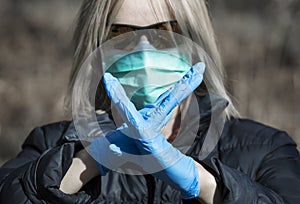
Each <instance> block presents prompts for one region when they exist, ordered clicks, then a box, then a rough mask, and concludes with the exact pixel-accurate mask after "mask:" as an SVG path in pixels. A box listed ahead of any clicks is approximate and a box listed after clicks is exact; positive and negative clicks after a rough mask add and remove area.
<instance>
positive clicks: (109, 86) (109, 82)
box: [103, 73, 143, 127]
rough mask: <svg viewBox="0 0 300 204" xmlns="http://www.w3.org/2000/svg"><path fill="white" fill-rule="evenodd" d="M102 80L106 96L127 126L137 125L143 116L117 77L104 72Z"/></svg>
mask: <svg viewBox="0 0 300 204" xmlns="http://www.w3.org/2000/svg"><path fill="white" fill-rule="evenodd" d="M103 81H104V84H105V89H106V93H107V95H108V97H109V98H110V99H111V102H112V103H113V104H114V105H115V107H116V108H117V110H118V112H119V114H120V115H121V117H122V119H123V120H124V122H125V123H126V124H127V125H128V126H132V125H133V126H134V127H138V124H139V123H141V122H142V119H143V118H142V116H141V115H140V113H139V112H138V111H137V110H136V108H135V106H134V104H133V103H132V102H131V101H130V100H129V98H128V97H127V95H126V93H125V91H124V89H123V87H122V85H121V84H120V83H119V81H118V79H116V78H115V77H113V76H112V75H111V74H110V73H105V74H104V75H103Z"/></svg>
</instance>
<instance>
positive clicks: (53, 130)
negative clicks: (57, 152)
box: [22, 121, 70, 151]
mask: <svg viewBox="0 0 300 204" xmlns="http://www.w3.org/2000/svg"><path fill="white" fill-rule="evenodd" d="M69 125H70V121H58V122H53V123H49V124H45V125H42V126H39V127H35V128H34V129H33V130H32V131H31V132H30V133H29V135H28V137H27V138H26V139H25V141H24V143H23V145H22V148H25V147H26V146H35V147H36V148H38V149H40V150H41V151H43V150H45V149H48V148H51V147H54V146H58V145H61V144H63V143H64V133H65V132H66V131H67V129H68V127H69Z"/></svg>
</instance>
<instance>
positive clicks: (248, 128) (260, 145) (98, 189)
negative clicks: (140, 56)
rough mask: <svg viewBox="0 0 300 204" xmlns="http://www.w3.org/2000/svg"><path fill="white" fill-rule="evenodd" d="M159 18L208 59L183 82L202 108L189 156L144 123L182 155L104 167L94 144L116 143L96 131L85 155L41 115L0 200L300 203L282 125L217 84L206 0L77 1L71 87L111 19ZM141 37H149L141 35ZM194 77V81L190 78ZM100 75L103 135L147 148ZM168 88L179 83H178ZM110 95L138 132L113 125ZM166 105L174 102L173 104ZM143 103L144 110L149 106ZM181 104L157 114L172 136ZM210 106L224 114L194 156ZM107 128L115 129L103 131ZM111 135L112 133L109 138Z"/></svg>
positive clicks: (67, 130)
mask: <svg viewBox="0 0 300 204" xmlns="http://www.w3.org/2000/svg"><path fill="white" fill-rule="evenodd" d="M174 21H176V23H177V24H178V25H179V29H176V26H175V25H173V23H172V22H174ZM166 22H168V23H167V24H168V26H167V30H172V31H176V32H178V33H179V34H181V35H184V36H186V37H187V38H189V39H191V40H192V41H194V42H196V43H197V44H199V45H200V46H201V47H203V48H204V49H205V51H206V52H207V53H208V55H209V57H210V58H211V59H212V61H206V60H203V61H204V62H205V64H206V70H205V75H204V81H205V85H206V86H203V85H200V86H199V84H200V83H201V80H199V79H200V78H201V76H202V75H203V71H204V68H203V64H200V65H199V64H198V65H195V66H193V68H192V70H193V69H194V70H196V71H195V72H197V73H198V74H197V75H193V74H191V72H188V74H191V75H190V76H191V77H190V80H188V81H187V82H184V83H183V84H184V86H185V87H191V90H194V89H195V88H197V87H198V88H197V90H196V91H195V93H196V95H197V100H198V103H199V109H200V111H201V113H202V114H203V116H204V117H202V118H201V119H202V121H201V123H200V125H199V127H198V131H197V134H198V135H197V137H196V139H195V140H194V141H193V144H192V145H191V148H190V149H189V150H188V151H187V152H186V154H187V156H184V155H183V154H182V153H178V152H177V151H176V150H175V148H173V147H171V146H168V145H169V144H170V143H167V142H166V140H165V139H164V137H161V135H160V130H161V129H159V131H157V130H156V131H155V128H154V127H153V126H151V125H153V124H152V123H151V124H150V127H152V128H151V133H154V134H158V136H157V137H155V138H160V141H162V142H161V143H162V146H168V150H170V152H172V154H170V155H171V156H172V155H174V154H176V155H179V156H180V158H182V159H181V160H180V161H178V162H177V163H176V164H174V165H173V164H172V165H167V167H169V168H164V169H161V171H155V172H150V173H149V174H145V175H128V174H123V173H119V172H115V171H111V170H109V169H107V168H105V165H102V163H101V162H98V160H97V156H99V155H97V154H98V153H100V157H101V156H103V154H102V155H101V153H102V152H105V151H106V152H105V154H104V155H110V154H111V153H110V152H109V151H115V152H118V149H117V150H111V146H109V147H108V146H106V145H105V142H103V141H102V140H101V139H100V140H99V139H96V140H95V141H96V142H94V141H92V143H91V146H89V147H88V151H89V153H90V154H91V155H90V154H89V153H88V152H87V151H86V150H85V149H83V146H82V144H81V143H80V140H79V139H78V135H77V133H76V131H74V126H73V125H72V123H70V122H65V121H63V122H58V123H55V124H50V125H46V126H43V127H40V128H36V129H34V130H33V131H32V132H31V134H30V135H29V136H28V138H27V139H26V141H25V142H24V144H23V146H22V151H21V152H20V153H19V155H18V156H17V157H16V158H15V159H13V160H11V161H9V162H7V163H6V164H5V165H4V166H3V167H1V171H0V175H1V177H0V178H1V186H0V192H1V193H0V201H1V203H7V202H9V203H123V202H124V203H182V202H183V203H185V202H186V203H189V202H190V203H197V202H202V203H298V202H299V201H300V198H299V196H298V193H297V192H298V189H299V187H300V174H299V172H298V169H299V167H300V157H299V153H298V151H297V149H296V144H295V143H294V142H293V141H292V140H291V139H290V137H289V136H288V135H287V134H286V133H285V132H282V131H279V130H276V129H273V128H270V127H267V126H264V125H262V124H259V123H256V122H253V121H249V120H243V119H239V118H237V117H238V113H237V111H236V110H235V107H234V106H233V105H232V103H231V100H230V98H229V96H228V95H227V93H226V90H225V88H224V85H223V74H222V63H221V60H220V56H219V53H218V50H217V48H216V43H215V39H214V35H213V29H212V26H211V23H210V20H209V16H208V12H207V8H206V4H205V2H204V1H202V0H201V1H199V0H193V1H177V0H176V1H174V0H172V1H171V0H166V1H154V0H153V1H149V0H135V1H133V0H124V1H117V0H107V1H102V0H93V1H90V0H86V1H84V2H83V5H82V7H81V10H80V15H79V21H78V24H77V27H76V31H75V38H74V39H75V48H76V49H75V55H74V67H73V70H72V73H71V80H70V86H69V87H70V89H69V90H70V93H71V92H72V91H73V88H74V87H76V82H75V81H76V77H77V75H78V73H79V69H80V67H81V65H82V64H83V62H84V61H85V60H86V58H87V57H88V56H89V55H90V54H91V53H92V52H93V51H94V50H95V49H96V48H97V47H98V46H99V45H101V44H103V43H105V41H107V40H109V39H110V38H111V37H115V36H114V35H113V34H112V33H113V30H112V28H114V29H116V28H117V29H118V32H117V33H120V34H124V33H126V32H125V31H124V26H125V25H126V26H125V27H126V29H125V30H126V31H127V30H128V29H129V28H130V29H131V30H135V29H137V27H138V28H139V29H140V28H141V27H145V28H161V27H163V29H166V28H165V26H161V25H162V24H165V23H166ZM154 25H155V26H154ZM141 40H142V41H143V40H144V41H146V40H147V38H146V37H141ZM201 67H202V68H201ZM197 70H198V71H197ZM199 70H202V71H199ZM197 77H198V78H197ZM194 81H196V82H197V83H195V84H193V82H194ZM104 82H105V89H104V87H103V86H102V85H101V84H100V85H99V90H98V92H97V95H96V105H97V106H96V108H97V109H98V110H99V115H100V116H101V118H100V120H101V121H102V122H103V123H105V124H108V126H107V127H109V128H112V129H113V132H112V134H109V135H108V136H107V138H108V139H112V140H113V142H112V144H116V147H117V148H118V147H121V150H122V148H127V147H128V146H122V145H124V143H126V145H127V144H128V145H130V146H129V147H130V148H129V149H128V151H133V150H135V148H136V151H137V152H138V153H137V154H140V152H141V151H146V150H145V149H144V147H145V146H146V148H148V147H149V149H152V148H153V146H151V145H152V144H149V143H147V142H145V141H146V140H144V137H145V135H143V134H142V133H140V132H139V129H138V128H137V129H135V127H136V126H135V125H136V124H133V123H132V121H131V120H129V119H128V118H127V121H126V116H124V115H126V114H124V112H125V111H129V113H132V114H135V112H134V111H136V110H134V109H131V108H130V107H127V106H126V105H125V109H122V107H124V106H122V107H121V106H118V103H117V101H123V100H125V101H126V100H127V99H126V97H125V95H124V92H122V91H121V92H118V94H116V86H118V85H119V84H118V82H116V81H115V78H113V77H111V76H110V75H106V77H104ZM181 82H182V81H181ZM206 87H209V88H210V89H212V90H213V92H214V93H216V95H218V96H220V97H219V98H218V99H217V102H216V104H217V107H216V110H214V111H213V109H214V107H212V106H211V105H210V104H211V103H212V102H211V100H213V99H212V97H208V95H209V94H208V93H207V91H208V89H207V88H206ZM75 90H76V89H75ZM172 90H176V91H177V89H176V85H175V88H174V89H171V91H172ZM73 93H74V92H73ZM120 93H121V95H120ZM106 94H108V96H109V97H108V96H107V95H106ZM122 94H123V95H122ZM174 94H175V95H176V93H174ZM189 94H190V92H188V93H185V95H184V94H183V95H179V96H178V97H179V99H178V101H177V102H181V101H182V100H183V99H184V98H185V97H187V95H189ZM70 95H71V94H70ZM167 96H169V95H168V92H167ZM70 97H71V96H69V98H70ZM164 97H166V94H165V95H163V97H162V98H164ZM220 98H222V99H220ZM160 99H161V98H160ZM160 99H158V102H157V101H156V102H154V104H158V106H159V107H160V105H162V104H163V103H161V100H160ZM171 99H172V98H171ZM69 100H70V99H69ZM110 101H111V102H112V104H114V105H115V106H116V109H118V112H119V114H120V115H121V116H123V117H122V119H123V121H124V120H125V122H127V123H128V126H130V127H129V132H130V131H137V132H138V133H137V135H138V139H140V140H139V141H136V140H134V141H132V139H134V138H126V134H125V135H124V134H123V133H124V132H126V131H123V132H122V131H119V132H118V131H114V128H115V125H116V126H119V123H118V122H117V121H112V120H111V117H109V116H108V115H109V114H110V112H114V111H113V110H112V111H111V110H110V106H109V104H110ZM171 101H172V100H171ZM224 101H225V102H224ZM167 105H168V104H167ZM146 107H147V106H146ZM179 107H180V106H179ZM173 108H174V106H172V107H171V108H170V109H173ZM149 109H150V110H151V107H150V108H149ZM142 110H144V109H142ZM146 110H148V109H146ZM155 110H156V109H155ZM163 110H164V109H163ZM180 111H181V109H180V108H178V109H176V110H174V112H175V114H172V115H171V116H170V117H168V120H167V121H168V122H164V121H163V119H162V118H159V117H158V118H159V119H160V121H162V122H161V123H162V124H163V125H164V124H165V123H166V125H165V127H164V129H162V131H161V132H162V133H163V134H164V135H165V136H166V138H167V139H169V141H170V142H172V140H173V139H172V137H173V136H174V137H176V136H178V134H177V131H178V128H177V129H176V127H177V126H178V124H177V123H176V119H177V117H180V116H179V115H180ZM169 112H171V111H169ZM213 112H217V113H218V114H219V115H223V114H224V115H225V118H226V122H225V125H224V129H223V131H222V136H221V138H220V139H219V140H218V143H217V145H216V147H215V148H214V149H213V150H212V151H211V152H210V154H209V155H206V157H205V158H201V157H200V153H201V149H203V148H204V147H202V145H203V138H204V137H205V136H206V135H207V134H208V128H209V126H210V125H209V123H210V122H211V121H212V120H211V118H212V113H213ZM112 114H113V113H112ZM143 116H144V115H143ZM167 116H169V115H167ZM137 117H138V116H137ZM114 118H116V117H114ZM170 118H171V119H170ZM135 119H136V118H135ZM169 119H170V120H169ZM141 122H144V121H142V120H141ZM121 123H122V122H121ZM121 123H120V124H121ZM155 125H160V126H159V127H160V128H161V126H163V125H161V124H155ZM155 127H158V126H155ZM174 127H175V128H174ZM123 128H124V127H123ZM125 128H126V127H125ZM130 128H131V129H130ZM152 130H154V131H152ZM111 135H113V137H110V136H111ZM115 138H117V139H116V140H114V139H115ZM146 139H147V138H146ZM140 141H142V145H141V143H140ZM151 141H152V140H151ZM153 141H156V139H155V140H153ZM114 142H115V143H114ZM143 145H145V146H143ZM162 146H159V147H162ZM98 147H99V149H98ZM109 148H110V149H109ZM98 150H99V151H98ZM173 152H175V153H174V154H173ZM147 153H149V152H147ZM150 153H151V154H152V152H150ZM153 155H154V156H153V158H151V159H152V160H151V161H153V163H156V162H158V163H159V164H165V162H166V159H165V158H164V157H163V156H164V155H160V154H153ZM91 156H92V157H91ZM110 156H111V155H110ZM112 157H114V155H112ZM173 158H176V157H173ZM101 161H102V162H103V160H101ZM120 161H122V160H120ZM182 161H183V162H182ZM177 164H178V165H177ZM142 167H143V165H142ZM175 167H176V168H175ZM99 170H100V171H99ZM148 172H149V171H148ZM174 175H175V176H174ZM183 181H184V182H185V181H187V185H185V184H186V183H182V182H183Z"/></svg>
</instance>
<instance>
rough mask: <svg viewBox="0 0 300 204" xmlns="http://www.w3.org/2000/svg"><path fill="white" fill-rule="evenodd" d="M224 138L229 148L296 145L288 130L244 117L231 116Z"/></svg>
mask: <svg viewBox="0 0 300 204" xmlns="http://www.w3.org/2000/svg"><path fill="white" fill-rule="evenodd" d="M223 139H224V140H226V141H227V142H225V144H227V145H226V146H227V148H230V147H249V146H265V147H271V148H276V147H278V146H281V145H286V144H290V145H296V144H295V142H294V141H293V139H292V138H291V137H290V136H289V135H288V133H287V132H285V131H283V130H279V129H277V128H274V127H271V126H269V125H266V124H263V123H260V122H257V121H254V120H250V119H244V118H231V119H230V120H228V121H227V122H226V123H225V127H224V131H223Z"/></svg>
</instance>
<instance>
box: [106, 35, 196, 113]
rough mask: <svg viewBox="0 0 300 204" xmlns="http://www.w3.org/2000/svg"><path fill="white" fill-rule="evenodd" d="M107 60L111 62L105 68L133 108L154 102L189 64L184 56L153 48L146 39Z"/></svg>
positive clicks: (139, 107) (178, 77)
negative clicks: (116, 81) (126, 51)
mask: <svg viewBox="0 0 300 204" xmlns="http://www.w3.org/2000/svg"><path fill="white" fill-rule="evenodd" d="M107 61H111V62H114V63H113V64H112V65H111V66H110V67H109V68H108V69H107V72H109V73H111V74H112V75H113V76H114V77H116V78H117V79H118V80H119V82H120V83H121V84H122V86H123V88H124V90H125V92H126V94H127V96H128V97H129V98H130V100H131V101H132V102H133V103H134V105H135V106H136V108H137V109H142V108H143V107H144V106H145V105H147V104H151V103H153V102H155V100H156V99H157V98H158V97H159V96H160V95H161V94H162V93H163V92H165V91H166V90H168V89H169V88H170V87H171V86H172V85H173V84H175V83H176V82H177V81H179V80H180V79H181V78H182V77H183V76H184V75H185V74H186V73H187V72H188V70H189V69H190V67H191V63H190V59H189V57H188V56H182V55H179V54H178V52H176V51H174V50H173V51H172V50H164V51H159V50H156V49H155V48H154V47H152V46H151V44H150V43H149V42H148V41H141V42H140V43H139V44H138V45H137V47H136V48H135V50H134V51H133V52H131V53H129V54H126V55H123V56H120V55H112V56H111V57H110V58H109V59H107Z"/></svg>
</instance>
